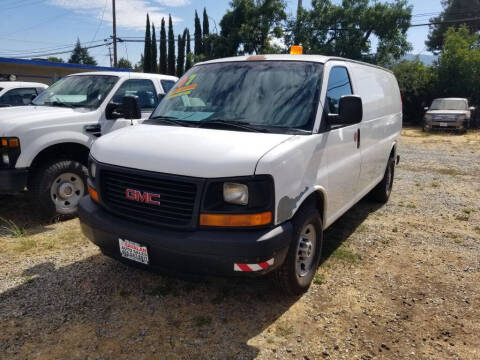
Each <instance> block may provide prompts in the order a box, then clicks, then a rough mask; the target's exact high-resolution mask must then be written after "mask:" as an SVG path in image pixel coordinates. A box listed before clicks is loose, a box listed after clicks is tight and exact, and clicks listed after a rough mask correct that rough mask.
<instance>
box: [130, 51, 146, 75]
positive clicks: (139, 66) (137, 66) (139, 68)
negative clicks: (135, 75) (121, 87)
mask: <svg viewBox="0 0 480 360" xmlns="http://www.w3.org/2000/svg"><path fill="white" fill-rule="evenodd" d="M143 62H144V61H143V54H140V60H139V61H138V63H136V64H135V66H134V67H133V71H135V72H143Z"/></svg>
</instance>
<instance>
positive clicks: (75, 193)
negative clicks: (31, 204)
mask: <svg viewBox="0 0 480 360" xmlns="http://www.w3.org/2000/svg"><path fill="white" fill-rule="evenodd" d="M86 179H87V168H86V167H85V166H83V165H82V164H81V163H79V162H77V161H74V160H60V161H59V160H56V161H54V162H51V163H48V164H46V165H45V166H43V167H40V168H38V169H37V171H36V172H35V174H34V177H33V181H32V188H31V191H32V195H33V198H34V200H35V202H36V205H37V208H38V209H39V210H40V213H41V214H42V215H43V216H44V217H47V218H53V217H54V216H56V215H60V216H62V215H75V214H76V213H77V208H78V202H79V201H80V199H81V198H82V197H83V196H84V195H85V194H86V193H87V181H86Z"/></svg>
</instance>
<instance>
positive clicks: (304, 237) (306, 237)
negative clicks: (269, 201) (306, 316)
mask: <svg viewBox="0 0 480 360" xmlns="http://www.w3.org/2000/svg"><path fill="white" fill-rule="evenodd" d="M293 225H294V231H293V234H294V235H293V236H294V237H293V239H292V243H291V244H290V248H289V250H288V254H287V257H286V259H285V262H284V263H283V264H282V266H281V267H280V268H279V269H278V270H277V271H276V272H275V278H276V281H277V282H278V283H279V285H280V286H281V287H282V289H283V290H284V291H285V292H286V293H287V294H288V295H293V296H299V295H302V294H303V293H305V292H306V291H307V290H308V288H309V287H310V284H311V282H312V279H313V276H314V275H315V273H316V271H317V268H318V264H319V263H320V257H321V254H322V244H323V227H322V220H321V217H320V213H319V212H318V210H317V209H316V208H315V207H313V206H307V207H304V208H301V209H300V210H299V211H298V213H297V215H295V218H294V220H293Z"/></svg>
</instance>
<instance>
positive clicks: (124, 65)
mask: <svg viewBox="0 0 480 360" xmlns="http://www.w3.org/2000/svg"><path fill="white" fill-rule="evenodd" d="M117 67H118V68H121V69H133V67H132V63H131V62H130V61H128V60H127V59H125V58H120V60H118V62H117Z"/></svg>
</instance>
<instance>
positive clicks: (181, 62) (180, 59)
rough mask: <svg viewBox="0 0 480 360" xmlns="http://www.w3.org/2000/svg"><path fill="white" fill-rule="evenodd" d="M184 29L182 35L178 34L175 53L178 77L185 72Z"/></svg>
mask: <svg viewBox="0 0 480 360" xmlns="http://www.w3.org/2000/svg"><path fill="white" fill-rule="evenodd" d="M185 35H186V34H185V31H184V32H183V36H181V35H178V54H177V76H178V77H180V76H182V75H183V73H184V72H185V41H186V38H185Z"/></svg>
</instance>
